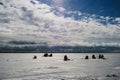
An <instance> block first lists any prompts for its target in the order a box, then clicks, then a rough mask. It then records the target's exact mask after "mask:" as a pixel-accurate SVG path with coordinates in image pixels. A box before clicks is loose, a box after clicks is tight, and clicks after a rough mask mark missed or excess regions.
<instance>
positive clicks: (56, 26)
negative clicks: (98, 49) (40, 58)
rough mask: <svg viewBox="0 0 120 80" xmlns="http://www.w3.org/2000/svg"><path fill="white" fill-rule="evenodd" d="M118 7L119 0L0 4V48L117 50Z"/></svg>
mask: <svg viewBox="0 0 120 80" xmlns="http://www.w3.org/2000/svg"><path fill="white" fill-rule="evenodd" d="M119 7H120V2H119V0H19V1H18V0H0V45H15V44H11V43H9V42H10V41H27V42H35V43H36V44H38V45H49V46H56V45H62V46H94V45H102V46H105V45H107V46H120V8H119ZM28 45H29V44H28ZM16 46H17V45H16Z"/></svg>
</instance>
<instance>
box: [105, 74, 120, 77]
mask: <svg viewBox="0 0 120 80" xmlns="http://www.w3.org/2000/svg"><path fill="white" fill-rule="evenodd" d="M106 77H118V76H117V75H116V74H112V75H106Z"/></svg>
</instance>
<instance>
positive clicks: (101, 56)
mask: <svg viewBox="0 0 120 80" xmlns="http://www.w3.org/2000/svg"><path fill="white" fill-rule="evenodd" d="M85 59H89V56H88V55H86V56H85ZM92 59H97V57H96V56H95V55H94V54H93V55H92ZM98 59H106V58H105V57H104V55H103V54H99V56H98Z"/></svg>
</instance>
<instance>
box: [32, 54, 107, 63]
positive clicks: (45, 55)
mask: <svg viewBox="0 0 120 80" xmlns="http://www.w3.org/2000/svg"><path fill="white" fill-rule="evenodd" d="M43 57H53V55H52V53H51V54H48V53H45V54H44V55H43ZM33 59H37V56H36V55H34V56H33ZM84 59H91V58H90V57H89V56H88V55H86V56H85V58H84ZM92 59H106V58H105V57H104V55H103V54H99V56H97V57H96V56H95V55H94V54H93V55H92ZM63 60H64V61H69V60H71V59H69V58H68V57H67V55H64V58H63Z"/></svg>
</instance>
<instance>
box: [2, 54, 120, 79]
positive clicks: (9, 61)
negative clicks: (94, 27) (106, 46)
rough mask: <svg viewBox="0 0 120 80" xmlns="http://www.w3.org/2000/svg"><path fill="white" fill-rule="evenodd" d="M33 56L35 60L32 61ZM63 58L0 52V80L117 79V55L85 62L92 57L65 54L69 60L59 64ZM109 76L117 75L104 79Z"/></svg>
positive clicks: (119, 67) (119, 74)
mask: <svg viewBox="0 0 120 80" xmlns="http://www.w3.org/2000/svg"><path fill="white" fill-rule="evenodd" d="M34 55H36V56H37V59H32V58H33V56H34ZM64 55H65V54H63V53H55V54H53V57H43V54H42V53H41V54H36V53H26V54H25V53H19V54H18V53H10V54H8V53H7V54H6V53H1V54H0V80H62V79H63V80H120V62H119V61H120V54H115V53H112V54H109V53H107V54H104V56H105V57H107V58H108V59H106V60H102V59H95V60H93V59H89V60H85V59H83V58H84V57H85V56H86V55H88V56H90V57H91V56H92V54H86V53H84V54H76V53H71V54H70V53H69V54H68V53H66V55H68V57H69V58H70V59H71V61H63V57H64ZM95 55H96V56H98V55H99V54H95ZM113 74H114V75H117V76H107V75H113Z"/></svg>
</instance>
